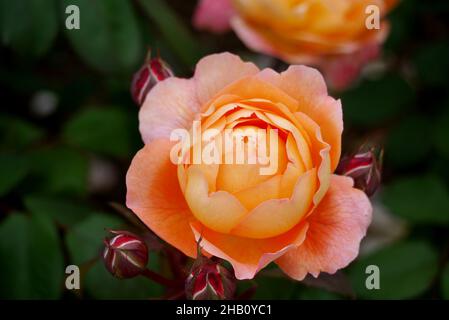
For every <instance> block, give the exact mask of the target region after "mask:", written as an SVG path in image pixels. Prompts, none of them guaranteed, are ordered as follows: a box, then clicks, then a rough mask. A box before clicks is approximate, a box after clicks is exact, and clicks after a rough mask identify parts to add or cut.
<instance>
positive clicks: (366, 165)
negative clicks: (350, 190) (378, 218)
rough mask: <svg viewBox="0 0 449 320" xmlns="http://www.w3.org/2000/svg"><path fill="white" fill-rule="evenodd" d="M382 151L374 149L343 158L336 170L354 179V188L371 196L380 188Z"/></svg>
mask: <svg viewBox="0 0 449 320" xmlns="http://www.w3.org/2000/svg"><path fill="white" fill-rule="evenodd" d="M382 159H383V150H378V149H376V148H375V147H372V148H370V149H369V150H368V151H366V152H363V151H360V152H358V153H356V154H355V155H352V156H346V157H343V159H342V160H341V161H340V164H339V166H338V168H337V172H338V173H339V174H341V175H344V176H348V177H351V178H353V179H354V186H355V187H356V188H358V189H360V190H363V191H364V192H365V193H366V194H367V195H368V196H372V195H373V194H374V193H375V192H376V191H377V189H378V188H379V186H380V182H381V177H382Z"/></svg>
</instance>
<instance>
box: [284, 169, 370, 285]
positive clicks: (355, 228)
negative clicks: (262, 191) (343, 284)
mask: <svg viewBox="0 0 449 320" xmlns="http://www.w3.org/2000/svg"><path fill="white" fill-rule="evenodd" d="M352 186H353V181H352V179H351V178H347V177H341V176H335V175H334V176H333V177H332V182H331V186H330V188H329V191H328V192H327V194H326V196H325V197H324V199H323V200H322V201H321V203H320V205H319V206H318V207H317V208H316V209H315V211H314V212H313V213H312V215H311V216H310V218H309V219H308V222H309V224H310V226H309V230H308V231H307V235H306V239H305V241H304V243H303V244H301V245H300V246H299V247H298V248H296V249H294V250H292V251H289V252H287V253H286V254H285V255H283V256H282V257H280V258H279V259H277V260H276V263H277V264H278V265H279V267H280V268H281V269H282V270H283V271H284V272H285V273H286V274H287V275H289V276H290V277H292V278H294V279H296V280H303V279H304V278H305V276H306V275H307V273H311V274H312V275H313V276H315V277H318V275H319V273H320V272H326V273H330V274H333V273H335V272H336V271H337V270H339V269H341V268H344V267H346V266H347V265H348V264H349V263H350V262H351V261H352V260H354V259H355V258H356V257H357V255H358V252H359V246H360V241H361V240H362V238H363V237H364V236H365V234H366V230H367V228H368V226H369V224H370V222H371V212H372V208H371V204H370V202H369V199H368V197H367V196H366V195H365V194H364V193H363V192H362V191H360V190H357V189H354V188H353V187H352Z"/></svg>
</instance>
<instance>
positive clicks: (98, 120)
mask: <svg viewBox="0 0 449 320" xmlns="http://www.w3.org/2000/svg"><path fill="white" fill-rule="evenodd" d="M133 130H135V128H133V127H132V122H131V120H130V118H129V116H128V114H127V113H126V112H124V111H123V110H121V109H118V108H88V109H85V110H83V111H81V112H80V113H79V114H77V115H76V116H74V117H73V118H72V119H71V120H70V121H69V122H68V123H67V124H66V126H65V128H64V134H63V135H64V138H65V140H66V141H67V142H68V143H70V144H72V145H76V146H79V147H81V148H85V149H86V150H89V151H93V152H100V153H103V154H106V155H110V156H116V157H126V156H129V155H130V154H131V153H132V145H133V144H132V134H131V132H132V131H133Z"/></svg>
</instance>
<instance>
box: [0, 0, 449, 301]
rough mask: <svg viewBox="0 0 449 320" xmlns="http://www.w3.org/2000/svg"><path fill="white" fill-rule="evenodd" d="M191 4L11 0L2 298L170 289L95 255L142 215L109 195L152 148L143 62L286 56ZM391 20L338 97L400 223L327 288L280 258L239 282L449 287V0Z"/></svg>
mask: <svg viewBox="0 0 449 320" xmlns="http://www.w3.org/2000/svg"><path fill="white" fill-rule="evenodd" d="M195 3H196V1H194V0H189V1H186V0H184V1H175V0H172V1H163V0H140V1H124V0H107V1H106V0H103V1H101V0H14V1H10V0H0V37H1V39H0V40H1V47H0V59H1V66H0V98H1V100H0V101H1V102H0V105H1V112H0V297H1V298H7V299H19V298H22V299H23V298H32V299H36V298H43V299H58V298H65V299H78V298H98V299H103V298H148V297H151V298H157V297H160V296H161V295H162V294H163V288H161V287H160V286H158V285H155V284H152V283H150V282H148V281H147V280H145V279H143V278H136V279H133V280H126V281H120V280H116V279H114V278H112V276H110V275H109V274H108V273H107V272H106V271H105V269H104V267H103V265H102V264H101V261H100V260H99V259H98V254H99V252H100V250H101V245H102V239H103V237H104V236H105V231H104V229H105V228H117V227H123V228H127V229H129V228H131V226H129V225H127V222H126V220H125V219H123V218H122V215H120V214H119V213H118V211H117V210H116V209H114V207H113V206H111V205H110V203H111V202H115V203H119V204H124V202H125V193H126V190H125V184H124V175H125V173H126V170H127V168H128V166H129V163H130V160H131V159H132V157H133V155H134V154H135V152H136V151H137V150H138V149H139V148H140V147H141V145H142V143H141V140H140V136H139V133H138V123H137V113H138V108H137V106H136V105H134V103H133V102H132V100H131V98H130V94H129V85H130V81H131V76H132V74H133V72H135V71H136V70H137V69H138V67H139V65H140V64H141V63H142V61H143V59H144V56H145V53H146V50H147V48H149V47H151V48H155V49H157V50H159V52H160V54H161V56H162V57H163V58H164V59H165V60H167V61H168V62H169V64H171V65H172V66H173V68H174V71H175V73H176V74H177V75H179V76H190V75H191V74H192V70H193V68H194V65H195V63H196V62H197V61H198V59H199V58H200V57H202V56H204V55H205V54H207V53H211V52H219V51H225V50H226V51H231V52H234V53H238V54H240V55H241V56H242V57H243V58H244V59H247V60H254V61H255V62H256V63H261V62H263V61H265V62H267V61H268V63H270V64H272V65H274V66H276V67H277V68H283V67H285V65H283V64H282V63H280V62H276V61H274V60H271V61H270V60H267V59H262V58H261V57H260V56H259V55H257V54H255V53H252V52H250V51H248V50H247V49H245V47H244V46H243V45H242V44H241V42H240V41H239V40H238V38H237V37H236V36H235V35H234V34H233V33H232V32H231V33H229V34H226V35H221V36H215V35H211V34H208V33H199V32H197V31H195V30H193V28H192V27H191V16H192V13H193V10H194V7H195ZM69 4H77V5H78V6H79V7H80V10H81V29H80V30H79V31H70V30H66V29H65V27H64V21H65V18H66V15H65V13H64V11H65V7H66V6H67V5H69ZM391 21H392V32H391V35H390V37H389V39H388V41H387V43H386V44H385V49H384V54H383V58H382V64H381V65H378V68H376V70H375V71H372V72H370V73H369V74H368V75H367V76H365V77H364V79H363V80H362V81H360V83H357V84H356V85H355V86H354V87H353V88H351V89H350V90H347V91H346V92H343V93H334V95H335V96H337V97H341V98H342V101H343V108H344V117H345V136H344V143H345V150H346V152H351V151H353V150H354V148H355V147H356V146H357V145H359V144H360V143H363V142H365V141H367V140H368V141H375V142H377V143H379V144H382V145H384V146H385V168H384V185H383V187H382V188H381V190H380V192H379V193H378V194H377V195H376V197H375V199H374V200H373V201H374V202H375V203H376V207H379V206H380V205H381V204H382V205H383V206H384V209H385V210H387V211H389V212H390V214H391V215H392V216H394V217H397V218H399V221H400V223H397V222H394V223H391V222H390V223H387V224H385V225H382V226H381V229H382V231H384V233H386V234H389V233H395V232H397V231H398V230H399V229H400V230H401V232H400V233H401V236H398V237H395V240H394V241H393V243H390V244H387V245H382V244H381V245H378V246H377V248H378V249H377V250H374V251H370V252H368V253H366V252H365V251H364V252H365V254H363V255H361V257H359V258H358V259H357V260H356V262H354V263H353V264H352V265H351V266H350V267H349V268H348V269H346V270H345V271H344V274H343V273H342V274H340V275H339V276H338V277H333V278H332V279H333V280H324V281H323V283H324V285H323V283H321V284H320V283H317V282H314V281H306V282H305V283H297V282H294V281H291V280H289V279H286V278H285V277H281V276H279V274H278V272H277V271H276V270H275V269H270V268H269V269H268V271H266V272H262V273H261V274H260V275H259V276H258V277H257V278H256V279H255V280H254V281H252V282H242V283H240V284H239V287H240V290H243V289H244V288H245V287H249V286H251V285H253V284H254V283H257V285H258V289H257V291H256V295H255V297H256V298H295V299H339V298H348V297H351V296H352V295H351V294H349V295H347V294H345V293H347V291H346V292H345V290H343V288H344V287H347V286H348V285H349V284H348V282H349V283H351V285H350V286H351V287H353V290H354V292H355V296H356V297H358V298H369V299H370V298H373V299H376V298H387V299H390V298H393V299H406V298H426V299H427V298H430V299H439V298H449V265H448V264H447V260H448V255H449V191H448V187H449V169H448V168H449V95H448V89H449V41H448V40H449V26H448V25H449V2H448V1H446V0H440V1H435V0H434V1H419V0H403V1H402V3H401V4H400V6H399V7H398V8H397V9H396V10H395V11H394V12H393V13H392V14H391ZM379 66H380V67H379ZM42 94H44V95H43V96H44V97H45V96H46V95H47V96H48V95H49V94H50V97H53V99H56V103H53V106H54V107H55V108H54V109H52V110H50V111H48V112H43V111H42V110H41V109H39V105H40V104H39V103H38V102H36V101H38V100H39V98H38V97H42ZM47 104H48V103H47ZM44 105H45V103H44ZM50 105H51V103H50ZM36 106H37V107H36ZM39 110H41V111H39ZM119 211H120V210H119ZM372 233H373V232H370V236H369V237H371V238H372V237H374V236H373V235H372ZM382 237H383V238H382ZM386 238H387V236H385V235H384V236H382V234H381V236H380V240H379V241H378V243H382V240H385V239H386ZM160 257H161V255H160V254H159V253H157V252H153V253H152V254H151V257H150V267H151V268H152V269H154V270H159V271H160V272H162V273H164V272H166V270H165V269H166V268H165V267H164V259H161V258H160ZM68 264H77V265H79V266H80V267H81V271H82V287H81V288H82V289H81V290H80V291H74V292H69V291H67V290H65V289H64V279H65V275H64V270H65V266H66V265H68ZM369 264H376V265H378V266H379V267H380V269H381V290H377V291H368V290H366V289H365V287H364V283H365V278H366V275H365V273H364V271H365V268H366V266H367V265H369ZM348 279H349V280H348ZM317 286H318V287H320V286H324V287H325V289H322V288H317Z"/></svg>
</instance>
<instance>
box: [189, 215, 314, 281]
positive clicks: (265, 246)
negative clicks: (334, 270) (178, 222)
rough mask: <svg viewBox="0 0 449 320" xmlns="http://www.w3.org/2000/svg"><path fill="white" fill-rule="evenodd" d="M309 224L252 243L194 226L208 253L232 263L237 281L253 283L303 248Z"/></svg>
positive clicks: (197, 225) (246, 239) (299, 225)
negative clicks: (261, 273)
mask: <svg viewBox="0 0 449 320" xmlns="http://www.w3.org/2000/svg"><path fill="white" fill-rule="evenodd" d="M307 228H308V224H307V222H305V223H301V224H298V225H297V226H295V227H294V228H293V229H292V230H290V231H289V232H287V233H285V234H283V235H281V236H277V237H273V238H268V239H260V240H259V239H248V238H242V237H238V236H232V235H228V234H223V233H218V232H215V231H212V230H210V229H208V228H205V227H204V226H201V225H200V224H199V223H192V229H193V231H194V233H195V237H196V239H197V240H199V239H200V237H202V240H201V246H202V247H203V249H204V250H205V251H207V252H208V253H210V254H212V255H214V256H216V257H219V258H222V259H225V260H227V261H229V262H230V263H231V264H232V266H233V268H234V272H235V276H236V278H237V279H240V280H243V279H252V278H253V277H254V276H255V275H256V273H257V272H258V271H259V270H261V269H263V268H264V267H265V266H267V265H268V264H269V263H270V262H272V261H274V260H276V259H277V258H279V257H280V256H282V255H283V254H285V253H286V252H287V251H289V250H293V249H294V248H296V247H297V246H299V245H300V244H301V243H302V242H303V241H304V238H305V234H306V232H307Z"/></svg>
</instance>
